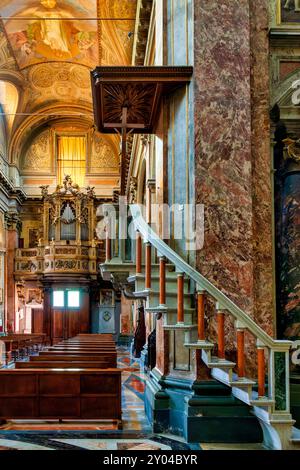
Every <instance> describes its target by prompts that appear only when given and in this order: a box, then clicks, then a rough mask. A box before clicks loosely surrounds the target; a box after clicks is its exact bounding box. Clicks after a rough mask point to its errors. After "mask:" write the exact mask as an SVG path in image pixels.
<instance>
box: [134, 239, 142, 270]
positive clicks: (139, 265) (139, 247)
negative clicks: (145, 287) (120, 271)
mask: <svg viewBox="0 0 300 470" xmlns="http://www.w3.org/2000/svg"><path fill="white" fill-rule="evenodd" d="M135 264H136V274H141V273H142V237H141V234H140V232H137V236H136V260H135Z"/></svg>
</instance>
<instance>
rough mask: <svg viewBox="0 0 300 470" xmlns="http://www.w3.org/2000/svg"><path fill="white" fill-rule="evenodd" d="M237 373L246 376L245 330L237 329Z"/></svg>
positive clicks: (239, 375)
mask: <svg viewBox="0 0 300 470" xmlns="http://www.w3.org/2000/svg"><path fill="white" fill-rule="evenodd" d="M237 374H238V377H241V378H242V377H245V332H244V330H237Z"/></svg>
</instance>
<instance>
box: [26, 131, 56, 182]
mask: <svg viewBox="0 0 300 470" xmlns="http://www.w3.org/2000/svg"><path fill="white" fill-rule="evenodd" d="M51 157H52V156H51V144H50V130H46V131H43V132H42V133H41V134H39V135H38V136H37V137H36V138H35V139H34V140H33V142H32V144H31V146H30V147H29V149H28V150H27V152H26V154H25V156H24V159H23V162H22V171H23V172H26V173H51V172H52V158H51Z"/></svg>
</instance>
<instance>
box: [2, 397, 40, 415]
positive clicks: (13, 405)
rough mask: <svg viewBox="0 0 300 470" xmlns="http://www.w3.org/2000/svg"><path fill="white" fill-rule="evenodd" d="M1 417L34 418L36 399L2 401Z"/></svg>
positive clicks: (5, 399)
mask: <svg viewBox="0 0 300 470" xmlns="http://www.w3.org/2000/svg"><path fill="white" fill-rule="evenodd" d="M0 416H7V417H11V418H12V417H13V418H15V419H17V418H34V417H35V416H36V398H35V397H32V398H29V397H22V398H20V397H19V398H12V397H6V398H2V397H1V400H0Z"/></svg>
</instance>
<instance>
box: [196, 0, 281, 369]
mask: <svg viewBox="0 0 300 470" xmlns="http://www.w3.org/2000/svg"><path fill="white" fill-rule="evenodd" d="M267 6H268V2H267V0H258V1H257V2H249V0H222V1H221V2H216V1H213V2H212V1H211V0H195V2H194V11H195V22H194V29H195V42H194V47H195V51H194V58H195V67H194V87H195V91H194V92H195V120H194V121H195V188H196V202H197V203H198V204H199V203H200V204H204V207H205V238H204V247H203V249H202V250H200V251H199V252H198V253H197V268H198V269H199V270H201V272H202V273H203V274H204V275H205V276H206V277H208V279H209V280H210V281H211V282H213V283H214V284H215V285H216V286H217V287H218V288H219V289H221V290H222V291H223V292H224V293H225V294H226V295H228V297H229V298H231V300H233V301H234V302H236V303H237V304H238V305H239V306H240V307H241V308H242V309H244V310H245V311H246V312H247V313H248V314H249V315H251V316H252V317H254V318H255V320H256V321H257V322H258V323H259V324H260V325H261V326H262V327H263V328H264V329H265V330H266V331H267V332H268V333H272V324H273V301H272V299H273V297H272V289H273V286H272V244H271V227H272V222H271V213H272V212H271V207H272V203H271V185H270V149H269V125H268V92H267V90H268V37H267V33H268V14H267ZM227 329H228V335H227V336H229V340H228V342H227V349H228V350H229V351H230V350H231V349H232V350H234V349H235V336H234V332H233V328H231V327H230V325H229V322H228V325H227ZM211 333H212V335H213V334H214V332H211ZM250 362H254V352H252V353H251V355H250Z"/></svg>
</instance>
